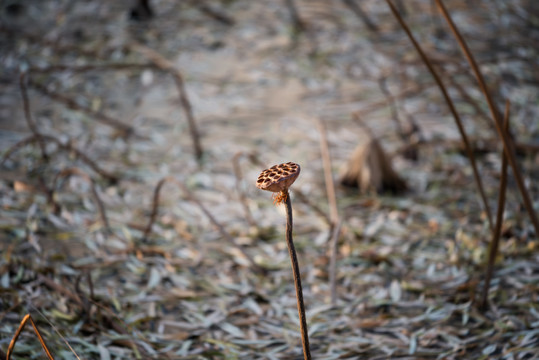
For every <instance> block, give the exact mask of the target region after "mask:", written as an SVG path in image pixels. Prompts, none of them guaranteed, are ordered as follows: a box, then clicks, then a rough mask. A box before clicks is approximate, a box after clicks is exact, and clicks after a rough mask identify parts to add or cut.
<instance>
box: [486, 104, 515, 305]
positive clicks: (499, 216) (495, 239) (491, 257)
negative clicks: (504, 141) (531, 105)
mask: <svg viewBox="0 0 539 360" xmlns="http://www.w3.org/2000/svg"><path fill="white" fill-rule="evenodd" d="M509 107H510V103H509V100H508V101H507V102H506V103H505V114H504V124H503V127H504V131H505V133H509ZM501 170H502V174H501V177H500V190H499V191H498V212H497V213H496V227H495V228H494V233H493V234H492V241H491V243H490V246H489V250H488V260H487V268H486V272H485V285H484V288H483V295H482V298H481V304H480V306H481V308H482V309H483V310H486V309H487V306H488V290H489V288H490V280H491V279H492V272H493V271H494V263H495V261H496V255H497V254H498V248H499V243H500V236H501V233H502V223H503V210H504V208H505V193H506V189H507V155H506V154H505V152H504V151H502V169H501Z"/></svg>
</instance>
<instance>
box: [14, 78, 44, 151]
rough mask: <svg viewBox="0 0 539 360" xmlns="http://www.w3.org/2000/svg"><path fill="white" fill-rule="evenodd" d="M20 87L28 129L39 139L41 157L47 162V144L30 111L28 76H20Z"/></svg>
mask: <svg viewBox="0 0 539 360" xmlns="http://www.w3.org/2000/svg"><path fill="white" fill-rule="evenodd" d="M19 87H20V89H21V96H22V103H23V107H24V117H25V118H26V123H27V124H28V127H29V128H30V130H31V131H32V133H33V134H34V136H35V137H36V138H37V140H38V143H39V148H40V149H41V157H42V158H43V159H45V160H47V159H48V157H47V152H46V151H45V142H44V141H43V138H42V136H41V133H40V132H39V131H38V130H37V123H36V121H35V119H34V118H33V117H32V112H31V111H30V100H29V99H28V90H27V89H26V74H25V73H21V74H20V76H19Z"/></svg>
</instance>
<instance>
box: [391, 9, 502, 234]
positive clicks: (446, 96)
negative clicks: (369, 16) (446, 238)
mask: <svg viewBox="0 0 539 360" xmlns="http://www.w3.org/2000/svg"><path fill="white" fill-rule="evenodd" d="M386 2H387V4H388V5H389V8H390V9H391V12H392V13H393V15H395V18H396V19H397V21H398V22H399V24H400V25H401V27H402V29H403V30H404V32H405V33H406V35H407V36H408V38H409V39H410V42H411V43H412V45H413V46H414V48H415V49H416V50H417V52H418V54H419V56H420V57H421V60H423V62H424V63H425V65H426V66H427V68H428V69H429V71H430V73H431V75H432V77H433V78H434V80H435V81H436V84H437V85H438V87H439V88H440V91H441V92H442V95H443V97H444V100H445V102H446V103H447V105H448V106H449V110H450V111H451V114H452V115H453V117H454V118H455V123H456V124H457V128H458V130H459V133H460V136H461V138H462V142H463V143H464V147H465V149H466V154H467V156H468V159H469V160H470V165H471V166H472V170H473V176H474V179H475V183H476V185H477V189H478V190H479V195H480V197H481V200H482V201H483V207H484V210H485V213H486V214H487V220H488V224H489V228H490V230H491V231H492V232H493V231H494V223H493V222H492V215H491V212H490V207H489V205H488V201H487V196H486V194H485V191H484V189H483V182H482V181H481V174H480V173H479V170H478V169H477V165H476V162H475V157H474V154H473V149H472V145H471V144H470V141H469V140H468V136H467V135H466V130H465V129H464V125H463V124H462V121H461V119H460V116H459V114H458V112H457V110H456V108H455V105H454V104H453V101H452V100H451V98H450V97H449V94H448V92H447V90H446V88H445V86H444V83H443V82H442V79H441V78H440V76H439V75H438V72H437V71H436V70H435V69H434V66H433V65H432V62H431V61H430V60H429V58H428V57H427V55H426V54H425V52H424V51H423V49H422V48H421V46H420V45H419V43H418V42H417V41H416V39H415V38H414V35H412V32H411V31H410V28H409V27H408V25H406V23H405V22H404V20H403V19H402V16H401V15H400V14H399V12H398V10H397V8H396V7H395V5H393V3H392V2H391V0H386Z"/></svg>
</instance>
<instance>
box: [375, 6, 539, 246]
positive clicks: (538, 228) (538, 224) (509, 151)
mask: <svg viewBox="0 0 539 360" xmlns="http://www.w3.org/2000/svg"><path fill="white" fill-rule="evenodd" d="M386 1H389V0H386ZM436 4H437V5H438V9H439V10H440V12H441V13H442V15H443V17H444V18H445V20H446V21H447V23H448V25H449V27H450V28H451V31H452V32H453V35H454V36H455V38H456V39H457V42H458V44H459V45H460V48H461V49H462V52H463V53H464V56H465V57H466V59H467V60H468V63H469V64H470V66H471V68H472V70H473V72H474V75H475V77H476V79H477V82H478V83H479V87H480V88H481V91H482V92H483V94H484V95H485V98H486V100H487V104H488V107H489V110H490V113H491V115H492V119H493V120H494V124H495V125H496V130H497V131H498V135H499V136H500V139H501V140H502V143H503V148H504V152H505V154H506V155H507V160H508V163H509V165H511V168H512V169H513V174H514V175H515V180H516V182H517V185H518V189H519V190H520V193H521V195H522V199H523V201H524V206H525V207H526V211H527V212H528V214H529V216H530V219H531V221H532V224H533V227H534V228H535V236H539V220H538V219H537V215H536V214H535V210H534V208H533V204H532V202H531V200H530V196H529V194H528V190H527V189H526V185H524V180H523V179H522V174H521V173H520V169H519V167H518V162H517V159H516V157H515V154H514V146H513V144H512V141H511V138H510V137H509V135H508V134H506V133H505V131H504V130H503V124H502V120H501V119H500V114H499V112H498V110H497V109H496V107H495V105H494V101H493V100H492V97H491V95H490V92H489V90H488V88H487V85H486V83H485V80H484V78H483V74H482V73H481V70H480V69H479V67H478V66H477V63H476V61H475V58H474V56H473V54H472V52H471V51H470V49H469V48H468V45H467V44H466V42H465V41H464V38H463V37H462V35H461V34H460V31H459V30H458V28H457V27H456V25H455V23H454V22H453V19H452V18H451V16H450V15H449V12H448V11H447V9H446V8H445V6H444V4H443V2H442V1H441V0H436Z"/></svg>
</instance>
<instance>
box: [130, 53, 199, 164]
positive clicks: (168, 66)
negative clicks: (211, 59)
mask: <svg viewBox="0 0 539 360" xmlns="http://www.w3.org/2000/svg"><path fill="white" fill-rule="evenodd" d="M131 48H132V49H133V50H135V51H137V52H139V53H141V54H142V55H144V56H145V57H147V58H148V59H149V60H150V61H151V62H152V63H153V64H155V65H156V66H157V67H158V68H159V69H161V70H162V71H165V72H167V73H169V74H170V75H172V76H173V77H174V82H175V83H176V87H177V88H178V93H179V96H180V102H181V104H182V108H183V110H184V113H185V117H186V118H187V124H188V126H189V132H190V133H191V139H192V141H193V150H194V153H195V158H196V159H197V161H200V160H201V159H202V154H203V151H202V145H201V144H200V134H199V132H198V129H197V125H196V121H195V116H194V115H193V108H192V106H191V102H190V101H189V97H188V96H187V91H186V90H185V84H184V81H183V75H182V73H181V72H180V71H179V70H178V69H176V67H175V66H174V64H173V63H172V62H170V61H169V60H167V59H165V58H164V57H163V56H162V55H161V54H159V53H158V52H157V51H155V50H153V49H150V48H149V47H147V46H144V45H141V44H132V45H131Z"/></svg>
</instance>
